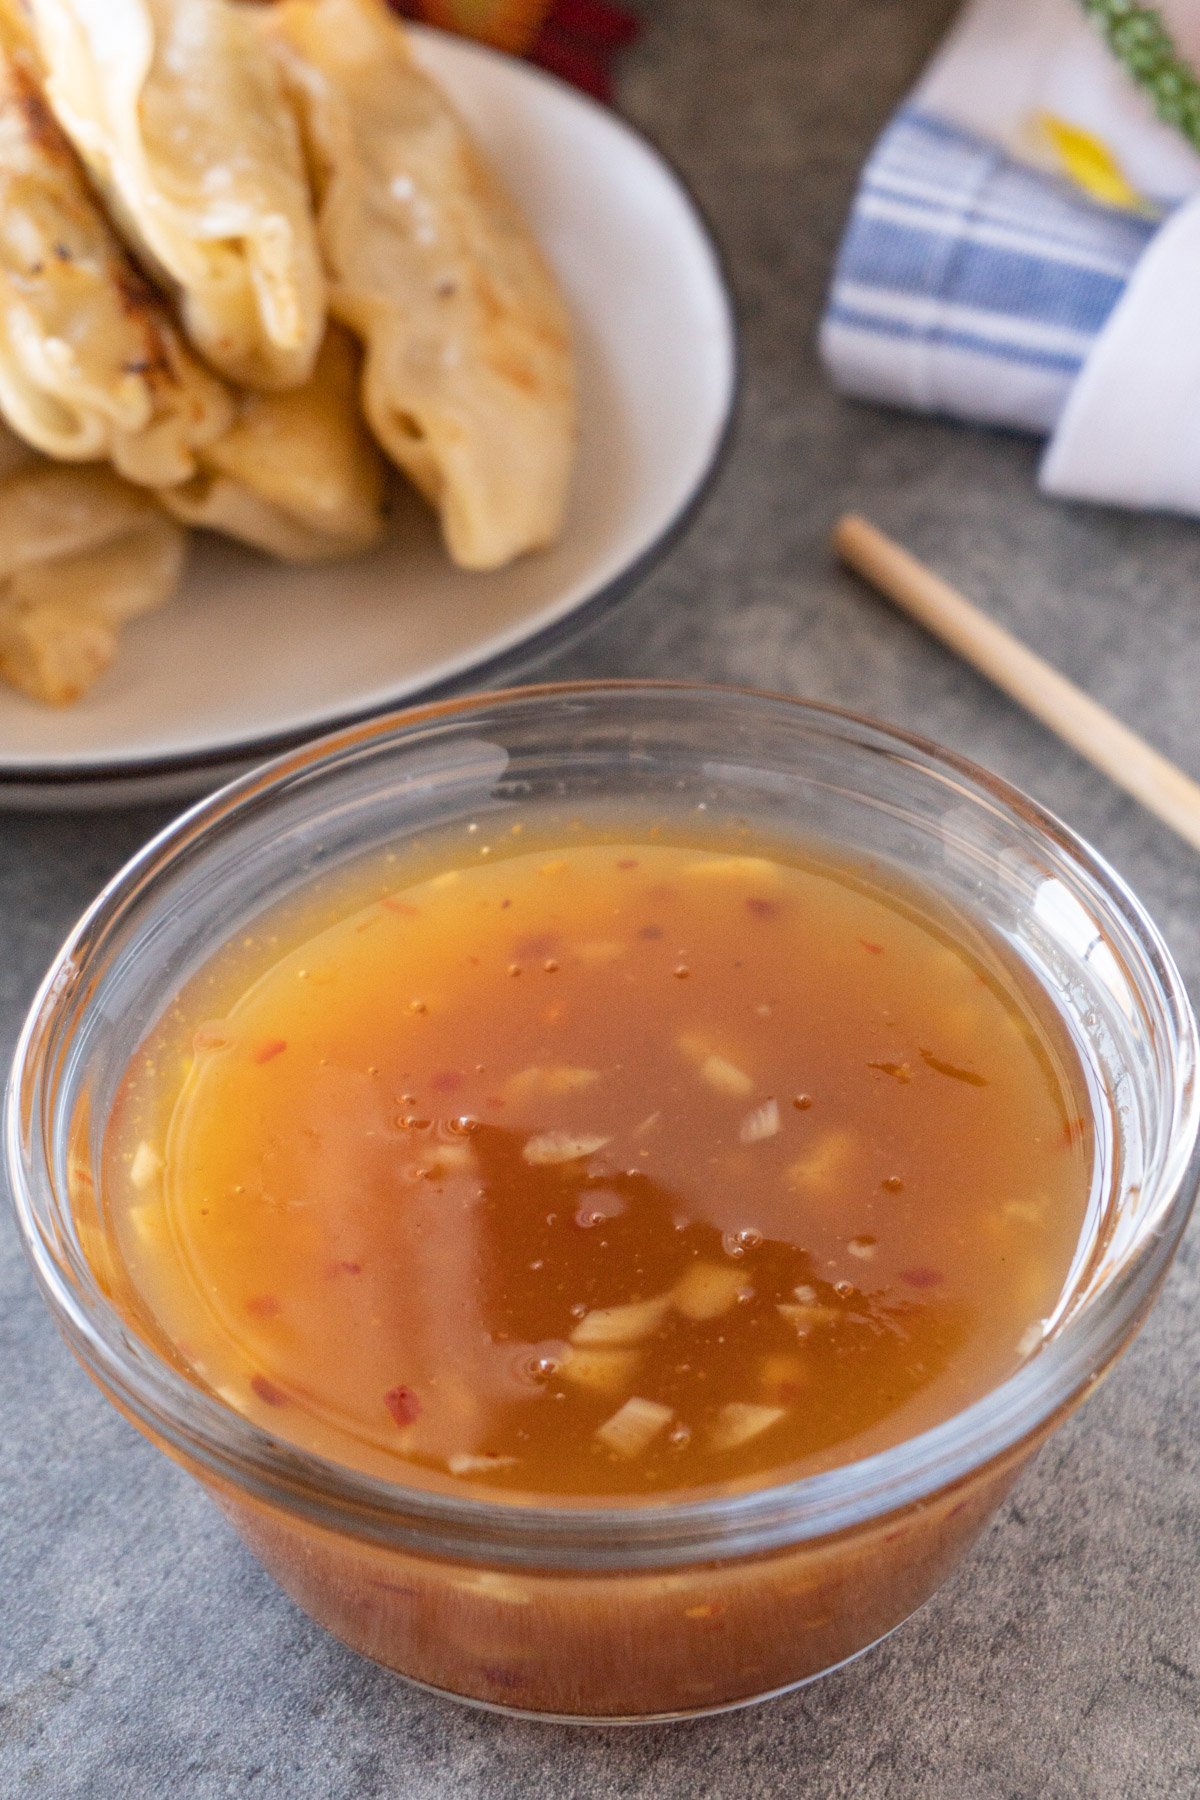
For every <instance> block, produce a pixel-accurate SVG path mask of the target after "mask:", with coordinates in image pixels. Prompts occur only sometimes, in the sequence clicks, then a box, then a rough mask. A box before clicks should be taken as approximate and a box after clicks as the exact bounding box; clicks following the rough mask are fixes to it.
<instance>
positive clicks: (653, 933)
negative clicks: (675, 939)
mask: <svg viewBox="0 0 1200 1800" xmlns="http://www.w3.org/2000/svg"><path fill="white" fill-rule="evenodd" d="M638 936H639V937H640V938H660V937H661V936H662V926H661V925H643V926H642V928H641V930H640V931H639V932H638Z"/></svg>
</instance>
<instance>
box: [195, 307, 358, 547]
mask: <svg viewBox="0 0 1200 1800" xmlns="http://www.w3.org/2000/svg"><path fill="white" fill-rule="evenodd" d="M359 362H360V357H359V352H358V347H357V345H356V344H355V343H354V340H353V339H352V338H351V337H350V336H349V335H348V333H346V332H344V331H342V330H341V329H340V328H339V327H338V326H336V325H331V326H330V327H329V332H328V335H327V337H326V340H325V342H324V344H323V345H322V347H321V353H320V355H319V356H318V358H317V366H316V368H315V370H314V371H313V374H312V378H311V379H310V380H309V381H308V382H306V384H305V385H304V387H302V388H293V389H291V390H290V391H289V392H288V393H285V394H256V393H246V394H244V395H243V396H242V401H241V411H240V413H239V416H238V418H237V420H236V422H235V423H234V425H233V426H232V428H231V429H230V430H229V431H228V432H227V433H226V435H225V436H224V437H223V438H219V439H218V440H217V442H216V443H215V444H211V445H209V447H208V449H207V450H206V451H204V453H203V454H202V456H201V458H200V473H199V474H198V475H197V476H196V477H195V478H194V479H193V480H192V481H189V482H185V483H184V484H183V485H181V486H179V487H175V488H169V489H162V490H160V492H159V498H160V499H161V501H162V502H163V504H164V506H166V507H168V508H169V509H170V511H171V512H173V513H174V514H175V516H176V518H179V519H183V520H186V522H187V523H188V524H189V525H207V526H209V527H210V528H211V529H212V530H214V531H221V532H224V533H225V534H226V535H227V536H229V537H235V538H240V539H241V540H242V541H243V542H244V543H247V544H253V545H254V546H255V547H256V548H257V549H259V550H265V551H267V552H269V553H270V554H271V555H272V556H279V557H282V558H283V559H284V560H285V561H287V562H323V561H327V560H330V559H333V558H336V557H341V556H353V555H354V554H355V552H356V551H359V550H365V549H366V548H367V547H368V546H369V545H371V544H373V543H375V542H376V540H377V539H378V538H379V537H381V536H382V534H383V531H384V526H385V523H386V520H385V510H384V508H385V498H386V485H387V484H386V468H385V465H384V461H383V457H382V456H381V455H380V453H379V449H378V447H377V446H376V444H375V442H374V439H373V438H372V437H371V434H370V433H369V432H368V430H367V428H366V426H365V425H364V424H363V422H362V418H361V415H360V413H359V410H358V382H359Z"/></svg>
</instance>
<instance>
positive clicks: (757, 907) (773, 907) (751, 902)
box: [746, 894, 779, 919]
mask: <svg viewBox="0 0 1200 1800" xmlns="http://www.w3.org/2000/svg"><path fill="white" fill-rule="evenodd" d="M746 911H747V912H751V913H753V914H754V917H755V918H756V919H775V918H778V916H779V902H778V900H763V899H761V898H760V897H759V896H758V895H757V894H751V895H750V896H749V897H748V899H747V901H746Z"/></svg>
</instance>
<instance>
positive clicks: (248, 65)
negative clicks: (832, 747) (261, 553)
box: [9, 0, 325, 388]
mask: <svg viewBox="0 0 1200 1800" xmlns="http://www.w3.org/2000/svg"><path fill="white" fill-rule="evenodd" d="M9 3H11V0H9ZM29 7H30V11H31V13H32V16H33V20H34V26H35V29H36V33H37V41H38V47H39V50H40V54H41V59H42V62H43V64H44V66H45V70H46V91H47V96H48V98H49V101H50V104H51V106H52V107H53V109H54V112H55V114H56V116H57V118H58V120H59V123H60V124H61V125H62V127H63V129H64V130H65V131H66V133H67V136H68V137H69V138H70V139H71V141H72V143H73V144H74V146H75V148H76V150H78V152H79V154H80V155H81V156H82V158H83V160H84V162H85V163H86V164H87V166H88V169H89V170H90V172H91V174H92V176H93V179H94V180H95V181H96V182H97V184H98V186H99V187H100V189H101V191H102V192H103V193H104V195H105V197H106V199H107V201H108V204H109V207H110V209H111V210H112V213H113V216H114V217H115V219H116V220H117V222H118V224H119V226H120V227H121V229H122V231H124V232H125V234H126V236H127V237H128V238H129V240H130V242H131V243H132V244H133V245H134V247H135V248H136V249H137V250H138V252H139V253H140V255H141V256H142V257H143V259H144V260H145V261H146V263H147V265H148V266H149V267H151V268H152V269H153V270H154V271H155V272H156V273H158V274H160V275H161V276H162V278H163V279H164V281H165V282H166V283H168V284H169V285H170V286H171V287H172V288H173V289H174V290H175V292H176V294H177V296H178V300H179V307H180V312H181V316H182V318H183V323H184V328H185V330H186V331H187V334H188V336H189V337H190V338H191V340H192V342H193V343H194V344H195V345H196V347H197V348H198V349H199V350H200V351H201V352H202V353H203V354H204V355H205V356H206V357H207V358H208V360H209V361H210V362H211V363H212V364H213V365H214V367H215V368H217V369H220V370H221V371H222V372H223V373H224V374H226V375H228V376H230V377H231V379H233V380H235V381H238V382H241V383H244V384H246V385H249V386H252V387H265V388H284V387H294V386H298V385H299V384H300V383H301V382H303V381H305V380H307V378H308V376H309V374H310V373H311V371H312V366H313V362H314V360H315V358H316V354H317V349H318V347H319V345H320V342H321V336H322V332H323V330H324V325H325V280H324V276H323V273H322V270H321V263H320V253H319V251H318V248H317V241H316V232H315V228H314V223H313V218H312V208H311V202H310V197H309V189H308V180H307V176H306V173H305V168H304V160H303V155H302V152H301V147H300V142H299V137H298V134H297V129H296V122H295V119H294V117H293V116H292V113H291V110H290V108H289V106H288V104H287V102H286V100H285V98H284V95H283V92H282V88H281V84H280V79H279V74H278V72H277V70H276V68H275V66H274V64H273V61H272V58H271V57H270V55H269V54H268V53H267V51H266V48H265V46H264V45H263V43H262V41H261V38H260V36H259V34H258V33H257V31H256V29H255V26H254V23H253V20H252V18H251V17H250V12H251V10H252V9H247V8H245V7H239V6H236V5H232V4H229V3H228V0H29Z"/></svg>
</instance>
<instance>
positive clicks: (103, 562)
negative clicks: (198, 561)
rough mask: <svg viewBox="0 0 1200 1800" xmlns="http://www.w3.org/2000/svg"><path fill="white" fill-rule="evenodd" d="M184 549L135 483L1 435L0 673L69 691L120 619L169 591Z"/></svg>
mask: <svg viewBox="0 0 1200 1800" xmlns="http://www.w3.org/2000/svg"><path fill="white" fill-rule="evenodd" d="M186 549H187V534H186V533H185V532H184V530H183V528H182V527H181V526H179V525H177V524H176V523H175V522H174V520H173V519H170V518H168V517H167V515H166V514H165V513H164V512H163V511H162V509H161V507H159V506H157V505H156V504H155V502H154V500H153V499H152V498H151V496H150V495H149V494H148V493H147V492H146V491H145V490H144V489H142V488H136V487H133V486H131V485H130V483H129V482H126V481H122V480H121V478H120V476H118V475H114V474H113V472H112V470H111V469H109V468H106V467H104V466H103V465H100V464H94V463H93V464H90V465H79V464H74V465H69V464H61V463H52V462H48V461H47V460H46V459H45V458H44V457H41V456H39V455H37V453H36V452H34V451H32V450H30V449H29V448H28V447H27V446H26V445H24V444H22V443H20V442H19V441H18V440H17V439H15V438H13V437H11V436H10V435H9V434H8V433H7V432H4V433H2V434H0V681H5V682H7V683H8V684H9V685H10V686H12V687H15V688H18V689H20V691H21V692H22V693H24V694H26V695H28V696H29V697H30V698H31V699H34V700H39V701H42V702H44V703H46V704H48V705H52V706H66V705H69V704H71V703H72V702H73V701H76V700H78V699H79V698H80V696H81V695H82V694H83V693H85V692H86V690H87V689H88V688H89V687H90V686H91V685H92V683H93V682H94V681H95V680H96V678H97V676H99V675H101V674H102V673H103V671H104V670H105V669H106V668H107V667H108V665H109V664H110V663H111V661H112V659H113V656H114V654H115V652H116V648H117V638H118V634H119V632H120V630H121V628H122V626H124V625H126V624H128V623H129V621H130V620H132V619H135V618H138V617H139V616H140V615H141V614H143V613H146V612H150V611H152V610H153V609H154V608H155V607H158V606H162V605H163V604H164V603H165V602H166V601H167V600H169V599H170V598H171V596H172V594H173V593H174V592H175V590H176V588H177V587H178V585H179V580H180V577H181V575H182V572H183V565H184V557H185V555H186Z"/></svg>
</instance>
